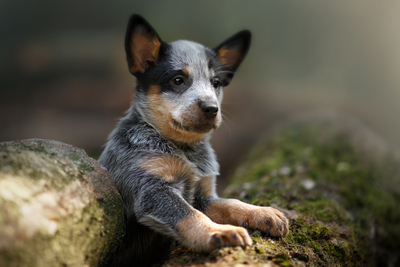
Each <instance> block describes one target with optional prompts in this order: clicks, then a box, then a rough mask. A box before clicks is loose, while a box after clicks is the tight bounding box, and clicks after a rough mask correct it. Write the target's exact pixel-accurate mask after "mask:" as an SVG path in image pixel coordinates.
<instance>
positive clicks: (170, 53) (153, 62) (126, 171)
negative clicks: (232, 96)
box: [99, 15, 247, 266]
mask: <svg viewBox="0 0 400 267" xmlns="http://www.w3.org/2000/svg"><path fill="white" fill-rule="evenodd" d="M135 27H136V28H135ZM135 29H136V30H135ZM133 34H138V35H140V34H141V35H143V36H145V38H146V39H145V40H147V39H154V42H152V43H149V45H153V44H160V46H159V47H156V48H157V49H158V50H159V51H158V50H157V49H154V47H153V48H152V49H149V52H148V53H147V54H146V53H142V50H140V49H139V50H140V51H139V52H137V53H136V51H130V49H136V48H135V47H133V48H132V46H133V44H137V45H141V42H137V43H135V39H133V37H132V35H133ZM132 40H133V41H132ZM141 40H143V39H141ZM132 43H133V44H132ZM125 47H126V51H127V59H128V65H129V67H130V70H131V73H132V74H133V75H135V76H136V78H137V84H136V90H135V94H134V101H133V102H132V105H131V107H130V109H129V110H128V112H127V114H126V116H125V117H123V118H122V119H121V120H120V121H119V123H118V125H117V127H116V128H115V129H114V130H113V131H112V133H111V134H110V136H109V138H108V142H107V144H106V146H105V149H104V151H103V153H102V155H101V156H100V159H99V161H100V163H101V164H103V165H104V166H105V167H106V168H107V169H108V171H109V172H110V174H111V176H112V177H113V179H114V181H115V184H116V186H117V188H118V190H119V192H120V194H121V196H122V199H123V202H124V215H125V228H126V235H125V237H124V241H123V244H122V246H121V247H120V249H119V251H118V252H117V254H116V256H115V259H114V262H113V263H112V266H132V265H133V264H134V265H135V266H149V265H151V264H152V263H155V262H157V261H159V260H162V259H164V258H165V257H166V256H167V255H168V253H169V251H170V248H171V247H172V245H173V244H174V243H175V241H179V240H180V238H181V236H180V235H181V234H180V233H179V231H178V230H177V225H178V223H179V222H180V221H182V220H183V219H184V218H187V217H188V216H190V215H191V214H192V213H193V212H194V208H195V209H198V210H200V211H204V210H205V209H206V207H207V205H208V203H210V202H212V201H213V200H215V199H217V198H218V197H217V195H216V193H215V188H213V190H212V191H211V193H210V192H208V194H207V195H206V194H204V192H203V188H202V186H201V185H200V180H201V179H202V177H211V178H210V179H211V180H210V181H211V183H213V186H214V183H215V177H216V175H218V174H219V165H218V163H217V160H216V156H215V153H214V151H213V149H212V148H211V145H210V143H209V139H210V135H211V131H212V128H216V127H218V125H219V123H220V121H218V122H215V121H216V120H217V119H214V118H212V120H211V119H204V118H202V121H201V120H199V121H198V120H197V119H196V118H197V117H198V116H199V115H198V114H194V111H193V110H194V109H199V105H200V104H201V103H204V102H206V103H208V104H209V105H211V106H213V107H215V108H217V110H218V115H216V118H219V117H218V116H220V104H221V101H222V96H223V93H222V87H223V86H226V85H227V84H228V83H229V82H227V81H225V78H224V77H225V75H226V73H228V72H227V71H226V69H225V68H224V66H222V64H221V63H220V62H219V60H218V54H217V52H216V51H215V50H213V49H210V48H206V47H204V46H203V45H200V44H197V43H194V42H191V41H176V42H173V43H170V44H167V43H164V42H162V41H161V39H159V37H158V35H157V33H156V32H155V31H154V29H152V27H151V26H150V25H149V24H148V23H147V22H146V21H145V20H144V19H143V18H141V17H140V16H137V15H136V16H132V17H131V20H130V24H129V25H128V30H127V37H126V44H125ZM246 49H247V48H246ZM156 50H157V51H158V53H159V54H157V55H154V54H152V53H153V51H156ZM246 51H247V50H246ZM135 53H136V54H135ZM149 55H150V56H149ZM138 57H139V59H138ZM141 57H143V58H141ZM239 63H240V62H239ZM137 66H139V67H137ZM135 68H137V69H138V70H142V69H144V70H145V71H137V70H136V69H135ZM132 70H133V71H132ZM184 71H186V72H184ZM185 73H186V74H185ZM187 73H189V75H187ZM177 75H178V76H177ZM174 77H184V78H182V79H185V80H184V86H178V85H177V86H175V85H174V84H173V83H171V81H172V80H173V79H174ZM231 77H232V75H231V76H230V77H229V78H231ZM151 88H153V89H154V88H155V89H154V90H156V92H157V94H158V95H159V98H160V99H162V101H165V103H166V104H165V106H166V107H168V110H166V111H165V112H168V114H171V118H172V120H173V123H174V124H177V125H178V126H177V127H180V130H179V131H187V132H192V133H196V134H198V135H200V136H202V137H201V139H199V140H196V142H185V141H179V140H178V139H177V140H178V141H177V140H175V139H174V138H173V137H172V138H171V136H168V137H166V136H165V135H164V133H163V132H162V128H160V126H159V125H158V124H159V123H160V122H159V120H160V118H158V117H157V116H156V115H155V114H154V109H155V108H158V107H157V106H156V107H154V103H152V102H151V100H150V98H149V91H150V90H151ZM176 88H179V90H177V89H176ZM200 109H201V107H200ZM203 111H204V109H203ZM197 112H198V110H197ZM204 112H205V111H204ZM196 116H197V117H196ZM202 116H203V117H204V116H205V115H204V114H202ZM210 121H212V123H214V124H212V123H211V122H210ZM204 125H205V126H204ZM160 129H161V130H160ZM161 157H173V158H175V159H178V160H180V161H181V162H184V164H186V165H187V166H189V168H190V175H180V176H179V177H174V179H172V180H165V179H163V177H158V176H157V175H155V174H154V173H152V172H151V170H149V169H146V168H144V167H143V162H146V161H147V160H149V159H152V158H161Z"/></svg>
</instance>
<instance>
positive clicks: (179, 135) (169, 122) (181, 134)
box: [148, 86, 204, 144]
mask: <svg viewBox="0 0 400 267" xmlns="http://www.w3.org/2000/svg"><path fill="white" fill-rule="evenodd" d="M160 92H161V88H160V87H159V86H152V87H151V88H150V89H149V92H148V99H149V103H150V110H151V112H152V115H153V119H154V123H155V125H154V126H155V127H156V128H157V130H158V131H159V132H160V133H161V134H162V135H163V136H164V137H165V138H167V139H169V140H173V141H178V142H182V143H187V144H194V143H197V142H198V141H200V140H201V139H202V138H203V137H204V133H191V132H187V131H184V130H182V129H179V128H178V127H177V126H175V125H174V123H173V119H172V115H171V113H170V110H172V108H173V107H172V105H171V104H170V103H168V101H167V100H166V99H164V98H163V97H162V96H161V95H160Z"/></svg>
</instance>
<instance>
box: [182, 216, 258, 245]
mask: <svg viewBox="0 0 400 267" xmlns="http://www.w3.org/2000/svg"><path fill="white" fill-rule="evenodd" d="M177 228H178V232H179V234H180V236H181V238H180V241H181V242H182V244H183V245H186V246H190V247H192V248H194V249H196V250H198V251H212V250H214V249H216V248H221V247H238V246H241V247H243V248H244V247H246V246H251V245H252V243H253V242H252V240H251V238H250V236H249V234H248V233H247V230H246V229H244V228H242V227H236V226H232V225H221V224H216V223H214V222H212V221H211V220H210V219H209V218H208V217H207V216H205V215H204V214H203V213H201V212H199V211H195V213H194V214H192V215H190V216H189V217H187V218H186V219H184V220H183V221H181V222H180V223H179V224H178V227H177Z"/></svg>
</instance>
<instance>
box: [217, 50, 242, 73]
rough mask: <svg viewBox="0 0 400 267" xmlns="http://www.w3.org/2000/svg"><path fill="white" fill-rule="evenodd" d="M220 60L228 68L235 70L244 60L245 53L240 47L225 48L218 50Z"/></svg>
mask: <svg viewBox="0 0 400 267" xmlns="http://www.w3.org/2000/svg"><path fill="white" fill-rule="evenodd" d="M218 58H219V62H221V64H222V65H224V66H226V68H227V69H228V70H233V69H234V68H235V67H236V66H238V65H239V64H240V62H242V59H243V54H242V52H241V51H240V50H239V49H234V48H233V49H224V48H221V49H219V50H218Z"/></svg>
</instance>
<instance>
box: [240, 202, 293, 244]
mask: <svg viewBox="0 0 400 267" xmlns="http://www.w3.org/2000/svg"><path fill="white" fill-rule="evenodd" d="M242 226H243V227H245V228H248V229H252V230H260V231H261V233H263V234H265V235H266V236H270V237H286V236H287V235H288V234H289V221H288V219H287V218H286V217H285V215H283V213H282V212H280V211H279V210H277V209H274V208H271V207H256V208H254V209H251V210H250V211H249V212H248V213H247V214H246V216H245V218H244V220H243V222H242Z"/></svg>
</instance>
